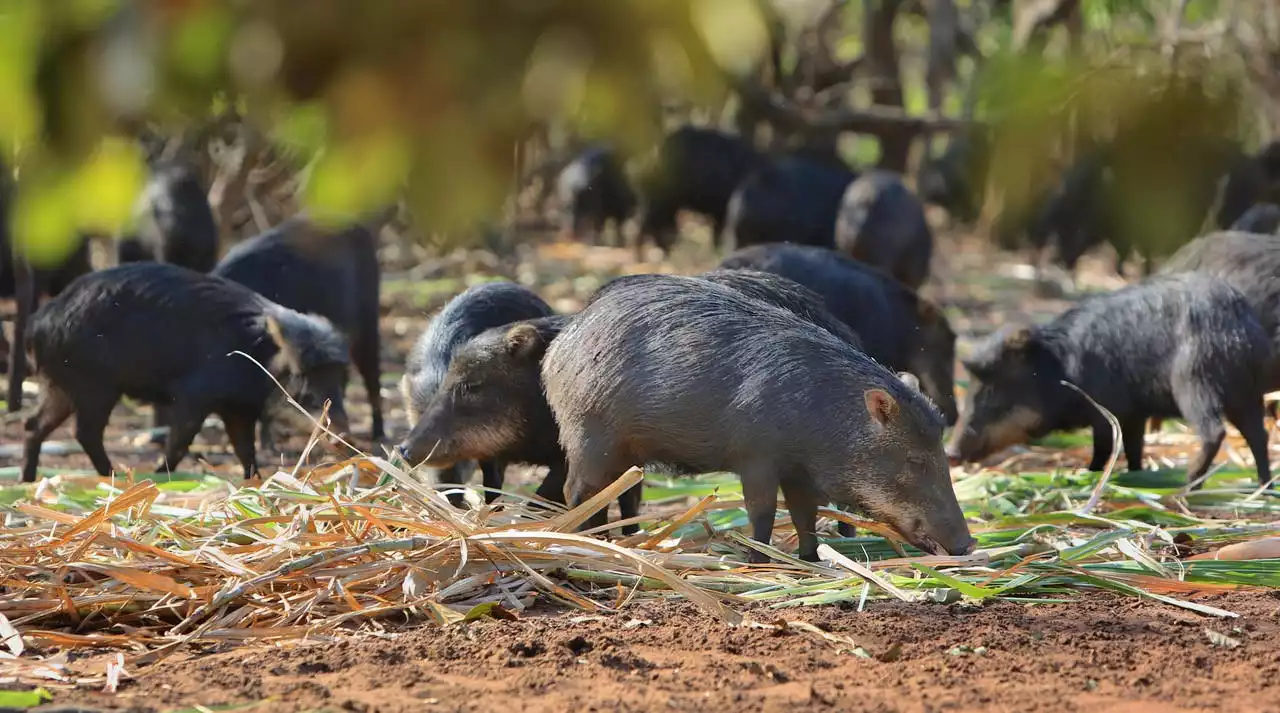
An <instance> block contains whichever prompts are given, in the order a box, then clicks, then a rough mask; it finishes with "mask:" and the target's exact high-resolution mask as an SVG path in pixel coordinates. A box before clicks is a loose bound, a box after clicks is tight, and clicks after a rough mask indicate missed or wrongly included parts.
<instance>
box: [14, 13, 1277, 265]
mask: <svg viewBox="0 0 1280 713" xmlns="http://www.w3.org/2000/svg"><path fill="white" fill-rule="evenodd" d="M1278 5H1280V3H1277V2H1275V0H464V1H458V0H421V1H420V2H368V1H367V0H306V2H296V1H289V0H57V1H51V0H0V102H3V104H2V106H3V107H4V108H3V110H2V111H0V151H2V152H3V158H4V161H5V162H6V163H7V164H8V167H7V169H6V171H11V172H12V177H13V178H14V179H16V180H15V181H14V182H13V184H12V185H13V186H14V187H15V191H16V196H17V199H16V201H15V209H14V210H13V212H12V216H11V222H12V225H11V228H12V235H13V239H14V242H15V244H16V246H17V247H18V249H20V250H22V251H23V252H24V253H25V254H26V255H27V256H28V257H30V259H31V260H32V262H33V263H44V262H56V261H57V260H58V259H60V258H61V257H62V256H64V255H66V254H67V253H68V252H69V251H70V250H72V249H73V248H74V246H75V245H76V241H78V240H80V239H82V236H84V235H89V234H112V233H115V232H117V231H119V230H121V229H122V228H124V227H126V226H127V223H128V222H129V220H130V217H131V215H132V210H133V204H134V201H135V199H136V196H137V194H138V191H139V190H140V188H141V186H142V184H143V182H144V181H145V178H146V167H147V162H148V160H154V159H156V158H157V157H160V156H172V155H174V154H177V153H182V154H185V155H186V157H187V158H189V159H190V160H192V161H194V162H195V163H196V164H197V165H198V166H199V167H200V169H201V171H202V174H203V177H204V179H205V185H206V186H207V187H208V189H209V193H210V199H211V203H212V205H213V207H214V211H215V215H216V216H217V218H218V220H219V223H220V230H221V232H222V234H223V237H224V239H226V240H234V239H237V238H239V237H243V236H245V235H250V234H255V233H257V232H260V231H261V230H263V229H266V228H267V227H269V226H271V225H273V224H274V223H276V222H278V221H279V220H280V219H282V218H283V217H286V216H288V215H290V214H293V213H295V212H297V211H299V210H303V209H305V210H307V211H308V212H309V213H310V214H311V215H312V217H314V218H316V219H318V220H322V221H326V220H327V221H335V222H341V221H345V220H352V219H355V218H356V217H358V216H362V215H368V214H370V213H371V212H372V211H379V210H381V209H382V208H384V207H386V206H387V205H389V204H392V203H397V202H398V203H400V204H401V205H402V206H403V207H404V210H403V211H401V214H402V215H403V216H412V219H411V223H412V224H413V225H414V227H415V230H414V231H413V232H414V234H415V235H417V236H419V237H420V238H421V239H422V240H424V241H428V242H434V243H438V244H442V245H443V244H462V243H468V242H474V241H476V240H478V239H480V237H481V236H482V235H486V234H487V235H490V236H491V235H493V234H494V233H495V232H496V233H498V234H502V233H503V232H504V231H506V233H507V235H508V237H509V234H510V231H511V225H512V221H513V215H514V210H515V208H516V200H515V198H514V197H515V196H517V195H518V194H519V193H520V191H521V189H524V188H529V187H530V186H533V187H536V186H544V187H545V186H547V185H549V184H550V183H551V181H552V179H553V177H554V175H555V172H556V171H557V170H558V169H559V167H560V166H562V165H563V164H564V162H565V161H566V160H567V159H568V158H569V157H570V156H571V155H572V152H573V151H574V150H575V149H576V148H577V147H580V146H582V145H584V144H585V143H586V142H588V141H591V140H595V139H607V140H609V141H611V142H612V143H613V144H614V145H615V146H618V147H619V148H620V149H621V150H622V152H623V153H624V155H626V156H629V157H631V158H633V159H635V160H636V161H637V162H643V161H644V159H645V157H646V156H647V155H648V154H649V153H650V151H651V149H652V148H653V147H654V145H655V144H656V142H657V140H658V139H660V137H661V136H662V134H663V132H664V131H665V130H667V129H669V128H670V127H671V126H673V125H675V124H678V123H681V122H687V121H694V122H697V123H707V124H716V125H720V126H724V127H726V128H732V129H734V130H736V131H738V132H741V133H743V134H745V135H748V136H751V137H752V138H753V140H755V141H756V142H757V143H758V144H760V145H761V146H762V147H768V148H778V147H796V146H801V147H808V148H818V149H823V150H830V151H835V152H838V153H839V154H840V155H842V156H843V157H844V158H845V159H846V160H848V161H849V162H851V163H852V164H854V165H855V166H859V167H865V166H871V165H880V166H882V167H886V168H891V169H895V170H900V171H904V172H905V171H909V170H910V169H912V168H913V167H914V166H915V165H917V163H918V162H919V161H920V160H921V157H923V156H926V155H931V154H936V153H937V152H938V151H939V150H941V147H942V146H943V145H944V144H945V142H946V140H947V137H948V136H949V135H954V134H955V133H956V132H960V131H963V132H981V133H982V135H984V136H986V137H988V138H989V139H990V140H991V141H992V142H993V149H992V156H993V161H992V168H991V171H990V176H989V181H988V185H989V189H988V191H987V197H986V211H985V215H987V216H988V217H989V216H990V215H992V214H997V213H1000V212H1002V211H1003V212H1008V211H1012V210H1016V209H1017V207H1018V206H1019V205H1020V204H1021V203H1023V202H1025V201H1027V200H1029V196H1030V195H1031V194H1032V193H1033V192H1035V191H1036V190H1039V189H1040V187H1042V186H1043V185H1045V184H1047V183H1048V182H1049V181H1051V180H1052V177H1053V175H1055V173H1056V172H1058V171H1060V170H1061V169H1062V167H1063V166H1065V165H1067V164H1068V163H1070V162H1071V161H1072V160H1074V158H1075V157H1076V156H1078V155H1080V153H1081V152H1083V151H1086V150H1088V149H1089V148H1090V147H1093V146H1096V145H1098V144H1100V143H1102V142H1107V143H1108V145H1110V146H1111V147H1113V150H1116V151H1118V152H1119V153H1120V154H1122V155H1121V156H1118V157H1116V161H1115V162H1114V164H1113V165H1114V166H1116V168H1115V170H1116V171H1117V173H1122V174H1124V176H1123V179H1124V180H1119V179H1117V180H1118V183H1119V189H1118V190H1117V193H1116V195H1118V196H1120V198H1119V199H1118V200H1121V201H1124V202H1126V203H1131V204H1132V206H1133V210H1132V211H1130V212H1129V213H1127V214H1126V215H1127V217H1126V219H1125V220H1126V221H1128V222H1129V223H1131V224H1133V225H1141V226H1145V228H1146V229H1147V230H1149V231H1152V232H1154V233H1159V232H1160V231H1162V230H1166V228H1165V227H1163V226H1164V224H1165V223H1169V222H1170V221H1177V220H1183V219H1184V217H1181V216H1177V215H1174V216H1172V217H1170V207H1172V208H1173V212H1174V213H1176V212H1177V210H1176V208H1177V206H1178V204H1179V196H1178V195H1176V191H1177V190H1181V189H1180V188H1179V186H1181V185H1183V184H1185V182H1181V183H1180V182H1178V181H1175V180H1171V179H1170V177H1171V176H1177V175H1182V174H1185V173H1186V172H1195V171H1198V170H1200V169H1201V168H1202V166H1203V161H1205V160H1208V159H1205V158H1204V155H1205V152H1204V151H1201V150H1199V148H1197V147H1201V146H1206V145H1209V143H1210V142H1206V141H1205V139H1211V140H1212V139H1225V140H1231V141H1236V142H1239V143H1240V144H1241V145H1242V146H1243V147H1245V148H1246V149H1251V148H1255V147H1257V146H1258V145H1260V144H1261V143H1263V142H1264V141H1266V140H1268V139H1269V138H1270V137H1272V136H1274V134H1275V128H1276V125H1277V122H1280V7H1278ZM1187 219H1189V218H1187ZM1162 221H1163V222H1162Z"/></svg>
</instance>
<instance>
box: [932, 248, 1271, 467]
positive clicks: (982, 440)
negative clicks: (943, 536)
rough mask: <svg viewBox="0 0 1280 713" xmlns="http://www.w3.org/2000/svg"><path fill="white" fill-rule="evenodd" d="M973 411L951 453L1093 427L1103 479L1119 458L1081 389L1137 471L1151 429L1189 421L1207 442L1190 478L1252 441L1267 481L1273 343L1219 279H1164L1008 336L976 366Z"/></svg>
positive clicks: (968, 457) (985, 346) (972, 369)
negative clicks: (1235, 440)
mask: <svg viewBox="0 0 1280 713" xmlns="http://www.w3.org/2000/svg"><path fill="white" fill-rule="evenodd" d="M964 364H965V367H966V368H967V369H968V370H969V373H970V376H971V380H970V386H969V393H968V397H967V404H966V406H965V408H964V409H963V410H962V412H961V417H960V422H959V423H958V424H957V425H956V428H955V431H954V433H953V434H952V440H951V444H950V446H949V447H948V454H949V455H950V456H951V457H953V458H956V459H959V460H964V461H975V460H980V459H982V458H985V457H986V456H988V455H990V454H992V453H995V452H997V451H999V450H1001V449H1003V448H1005V447H1007V446H1010V445H1014V444H1017V443H1023V442H1026V441H1028V440H1030V439H1032V438H1037V437H1039V436H1042V435H1045V434H1047V433H1049V432H1051V431H1055V430H1061V429H1071V428H1083V427H1086V426H1091V427H1092V428H1093V458H1092V460H1091V461H1090V463H1089V468H1090V469H1091V470H1101V469H1102V468H1103V467H1104V466H1105V465H1106V463H1107V460H1108V458H1109V457H1110V455H1111V449H1112V445H1113V441H1112V435H1111V434H1112V431H1111V426H1110V424H1109V423H1108V421H1107V419H1106V418H1105V417H1104V416H1103V415H1102V414H1101V413H1100V412H1099V411H1098V409H1096V408H1095V407H1094V406H1093V405H1092V404H1090V403H1089V402H1088V400H1086V399H1085V398H1084V397H1082V396H1081V395H1080V394H1078V393H1076V392H1075V391H1074V390H1073V389H1071V388H1069V387H1067V386H1064V385H1063V384H1062V383H1061V382H1062V381H1067V382H1070V383H1072V384H1074V385H1075V386H1076V387H1078V388H1080V389H1081V390H1082V391H1084V393H1086V394H1088V395H1089V396H1090V397H1091V398H1092V399H1093V400H1094V401H1096V402H1097V403H1098V404H1100V405H1101V406H1102V407H1103V408H1105V409H1106V410H1107V411H1110V412H1111V413H1112V414H1113V415H1114V416H1115V417H1116V419H1117V420H1119V422H1120V434H1121V437H1122V438H1123V440H1124V448H1125V455H1126V457H1127V459H1128V461H1129V469H1130V470H1141V469H1142V451H1143V435H1144V432H1145V428H1146V423H1147V420H1148V419H1150V418H1153V417H1154V418H1174V417H1182V418H1185V419H1186V420H1187V421H1188V422H1189V423H1190V424H1191V425H1192V426H1193V427H1194V428H1195V430H1196V432H1197V433H1198V434H1199V436H1200V452H1199V454H1197V455H1196V457H1195V458H1194V459H1192V462H1191V464H1190V466H1189V467H1188V469H1187V476H1188V479H1189V481H1190V482H1195V481H1196V480H1198V479H1199V478H1200V476H1202V475H1204V474H1205V473H1206V472H1207V471H1208V470H1209V466H1210V464H1211V463H1212V461H1213V457H1214V456H1215V455H1217V452H1218V449H1219V448H1220V447H1221V445H1222V439H1223V438H1224V437H1225V435H1226V429H1225V428H1223V426H1222V419H1223V417H1224V416H1225V417H1226V420H1227V421H1229V422H1231V424H1232V425H1234V426H1235V427H1236V428H1237V429H1239V430H1240V433H1241V434H1242V435H1243V436H1244V438H1245V441H1246V442H1248V444H1249V449H1250V450H1251V451H1252V452H1253V456H1254V459H1255V460H1256V462H1257V468H1258V480H1259V481H1260V482H1263V483H1265V482H1267V481H1269V480H1270V478H1271V470H1270V466H1269V463H1268V455H1267V430H1266V426H1265V424H1264V422H1263V405H1262V395H1263V392H1264V390H1265V388H1266V382H1267V378H1268V370H1269V369H1270V364H1271V348H1270V346H1269V344H1268V342H1267V333H1266V332H1265V331H1264V329H1263V327H1262V324H1261V323H1260V322H1259V321H1258V317H1257V315H1255V314H1254V311H1253V309H1252V308H1251V307H1250V306H1249V303H1248V302H1247V301H1246V300H1245V297H1244V295H1242V294H1241V293H1240V292H1239V291H1238V290H1236V289H1235V288H1234V287H1232V286H1231V285H1229V284H1228V283H1226V282H1225V281H1223V280H1220V279H1218V278H1215V277H1211V276H1208V275H1201V274H1197V273H1185V274H1179V275H1163V276H1160V277H1156V278H1152V279H1150V280H1148V281H1146V282H1144V283H1141V284H1138V285H1134V286H1132V287H1127V288H1125V289H1122V290H1118V291H1116V292H1112V293H1110V294H1106V295H1099V296H1097V297H1091V298H1088V299H1086V300H1083V301H1082V302H1080V303H1078V304H1077V305H1076V306H1075V307H1072V308H1071V309H1069V310H1067V311H1066V312H1064V313H1063V314H1061V315H1059V316H1058V317H1057V318H1056V319H1054V320H1053V321H1052V322H1049V323H1048V324H1044V325H1040V326H1037V327H1032V328H1026V327H1016V328H1015V327H1008V328H1006V329H1004V330H1002V331H1001V332H998V333H996V334H995V335H992V336H991V337H990V338H988V339H987V340H986V341H984V342H983V343H982V344H981V345H979V346H978V347H976V348H975V351H974V354H973V356H971V357H970V358H969V359H968V360H966V361H965V362H964Z"/></svg>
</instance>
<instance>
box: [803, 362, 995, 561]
mask: <svg viewBox="0 0 1280 713" xmlns="http://www.w3.org/2000/svg"><path fill="white" fill-rule="evenodd" d="M913 385H914V379H912V378H910V377H909V376H907V377H903V378H902V383H893V384H885V385H884V386H883V387H872V388H869V389H867V390H865V391H864V392H863V394H862V399H861V403H860V404H858V405H857V406H859V407H862V408H865V409H866V415H865V418H866V419H867V420H868V421H869V427H868V428H866V429H863V430H861V431H860V432H859V434H858V438H859V443H858V448H857V450H856V455H855V456H854V459H853V462H851V463H849V464H848V468H847V469H846V470H845V471H844V472H843V473H837V474H833V475H832V476H829V477H833V478H835V479H836V482H823V483H820V484H821V485H822V488H823V490H824V491H825V492H826V493H827V495H828V496H830V497H831V499H832V500H835V501H837V502H843V503H846V504H848V505H850V506H853V507H855V508H858V509H860V510H863V511H865V512H866V513H867V514H868V515H870V516H871V517H873V518H875V519H877V520H881V521H883V522H887V523H889V524H890V525H892V526H893V528H894V529H896V530H897V531H898V532H899V533H901V534H902V535H903V537H905V538H906V539H907V541H908V542H910V543H911V544H913V545H915V546H916V547H919V548H920V549H922V550H924V551H926V552H930V553H933V554H953V555H956V554H966V553H968V552H970V551H971V550H972V549H973V546H974V540H973V537H972V536H971V535H970V534H969V526H968V525H967V524H966V523H965V519H964V513H963V512H962V511H961V510H960V504H959V502H958V501H957V500H956V494H955V490H954V489H953V488H952V486H951V470H950V468H949V467H948V464H947V458H946V454H944V453H943V449H942V430H943V420H942V416H941V414H939V413H938V411H937V409H935V408H933V407H932V405H931V404H929V403H928V401H927V399H925V398H923V397H922V395H921V394H919V393H917V392H916V391H915V390H914V388H913ZM819 478H822V476H821V475H819Z"/></svg>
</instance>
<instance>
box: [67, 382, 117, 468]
mask: <svg viewBox="0 0 1280 713" xmlns="http://www.w3.org/2000/svg"><path fill="white" fill-rule="evenodd" d="M116 400H117V399H116V398H115V397H114V395H113V396H112V397H111V398H109V399H108V398H103V399H102V400H97V399H95V400H93V401H90V402H88V403H80V404H77V405H76V441H78V442H79V443H80V447H81V448H83V449H84V453H85V455H87V456H89V461H90V462H91V463H93V468H94V470H96V471H98V475H102V476H109V475H111V458H109V457H108V456H107V449H106V447H105V446H103V445H102V434H103V433H104V432H106V430H107V421H108V420H110V418H111V409H112V408H113V407H114V406H115V403H116Z"/></svg>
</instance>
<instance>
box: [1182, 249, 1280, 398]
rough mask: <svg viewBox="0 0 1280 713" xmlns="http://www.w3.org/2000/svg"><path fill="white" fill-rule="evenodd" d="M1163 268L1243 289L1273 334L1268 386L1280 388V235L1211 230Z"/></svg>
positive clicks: (1242, 291) (1263, 323)
mask: <svg viewBox="0 0 1280 713" xmlns="http://www.w3.org/2000/svg"><path fill="white" fill-rule="evenodd" d="M1160 271H1161V273H1162V274H1175V273H1179V272H1199V273H1202V274H1205V275H1212V276H1214V277H1217V278H1220V279H1222V280H1225V281H1227V282H1228V283H1229V284H1230V285H1231V286H1232V287H1234V288H1236V289H1237V290H1240V292H1241V293H1242V294H1243V295H1244V297H1245V299H1246V300H1248V301H1249V305H1250V306H1252V307H1253V311H1254V312H1255V313H1257V315H1258V319H1259V320H1261V322H1262V326H1263V328H1264V329H1266V330H1267V333H1268V334H1269V335H1271V353H1272V357H1273V359H1274V362H1273V364H1272V369H1271V378H1270V379H1268V381H1267V389H1268V390H1275V389H1280V237H1277V236H1273V235H1259V234H1256V233H1243V232H1226V233H1210V234H1209V235H1206V236H1204V237H1200V238H1196V239H1195V240H1193V241H1191V242H1190V243H1187V244H1186V245H1185V246H1183V248H1182V249H1181V250H1179V251H1178V252H1176V253H1174V255H1173V257H1171V258H1169V261H1168V262H1166V263H1165V264H1164V266H1163V267H1162V268H1161V270H1160Z"/></svg>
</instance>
